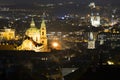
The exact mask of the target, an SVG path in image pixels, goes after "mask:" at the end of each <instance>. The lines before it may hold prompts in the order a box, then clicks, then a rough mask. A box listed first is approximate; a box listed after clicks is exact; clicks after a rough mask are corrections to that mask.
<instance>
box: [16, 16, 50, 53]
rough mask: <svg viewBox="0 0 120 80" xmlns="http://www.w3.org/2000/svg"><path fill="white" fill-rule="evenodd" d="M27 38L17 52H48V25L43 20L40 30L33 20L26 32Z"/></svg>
mask: <svg viewBox="0 0 120 80" xmlns="http://www.w3.org/2000/svg"><path fill="white" fill-rule="evenodd" d="M25 35H26V36H27V38H26V39H25V40H24V41H23V42H22V44H21V45H20V46H19V47H17V50H33V51H36V52H48V47H47V46H48V45H47V44H48V40H47V35H46V24H45V20H44V19H43V20H42V22H41V26H40V29H38V28H37V27H36V26H35V22H34V20H33V18H32V20H31V23H30V28H28V29H27V30H26V32H25Z"/></svg>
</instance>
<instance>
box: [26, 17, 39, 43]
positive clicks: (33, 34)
mask: <svg viewBox="0 0 120 80" xmlns="http://www.w3.org/2000/svg"><path fill="white" fill-rule="evenodd" d="M25 35H26V36H28V37H30V38H32V39H33V40H34V41H35V42H38V43H39V42H40V30H39V29H38V28H36V27H35V22H34V20H33V19H32V21H31V24H30V28H28V29H27V30H26V32H25Z"/></svg>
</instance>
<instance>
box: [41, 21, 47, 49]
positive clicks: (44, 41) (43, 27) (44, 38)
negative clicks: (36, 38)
mask: <svg viewBox="0 0 120 80" xmlns="http://www.w3.org/2000/svg"><path fill="white" fill-rule="evenodd" d="M40 43H41V44H43V49H44V50H43V51H47V50H48V48H47V35H46V24H45V20H44V19H43V20H42V23H41V28H40Z"/></svg>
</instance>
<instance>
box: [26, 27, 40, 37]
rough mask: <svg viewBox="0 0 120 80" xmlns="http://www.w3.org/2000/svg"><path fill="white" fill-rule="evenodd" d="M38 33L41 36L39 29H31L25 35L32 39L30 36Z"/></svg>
mask: <svg viewBox="0 0 120 80" xmlns="http://www.w3.org/2000/svg"><path fill="white" fill-rule="evenodd" d="M36 33H39V34H40V31H39V29H37V28H36V27H31V28H28V29H27V30H26V33H25V34H26V35H27V36H29V37H30V34H36Z"/></svg>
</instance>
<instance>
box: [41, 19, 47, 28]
mask: <svg viewBox="0 0 120 80" xmlns="http://www.w3.org/2000/svg"><path fill="white" fill-rule="evenodd" d="M41 27H46V24H45V20H44V19H42V23H41Z"/></svg>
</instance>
